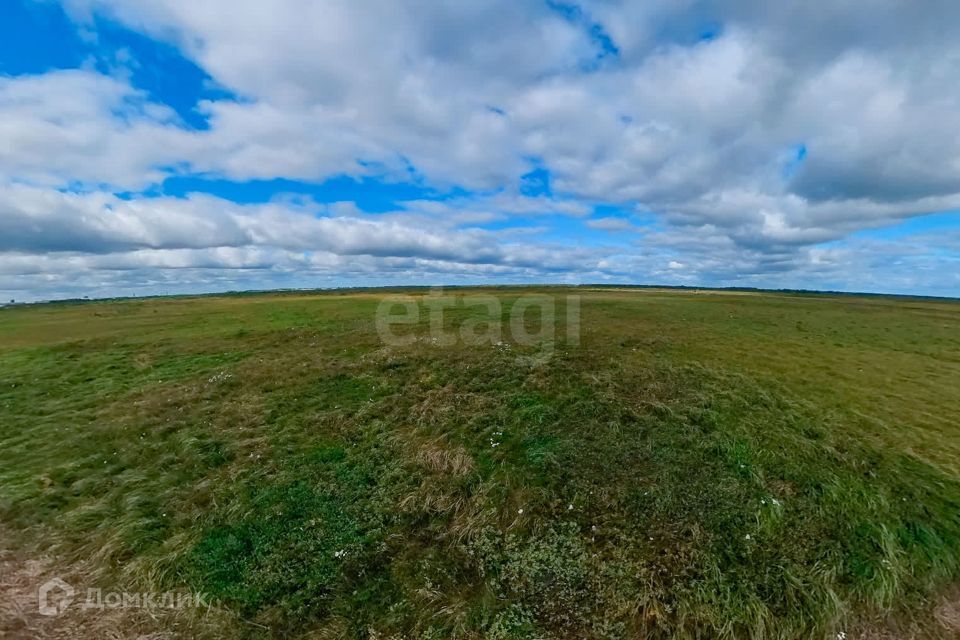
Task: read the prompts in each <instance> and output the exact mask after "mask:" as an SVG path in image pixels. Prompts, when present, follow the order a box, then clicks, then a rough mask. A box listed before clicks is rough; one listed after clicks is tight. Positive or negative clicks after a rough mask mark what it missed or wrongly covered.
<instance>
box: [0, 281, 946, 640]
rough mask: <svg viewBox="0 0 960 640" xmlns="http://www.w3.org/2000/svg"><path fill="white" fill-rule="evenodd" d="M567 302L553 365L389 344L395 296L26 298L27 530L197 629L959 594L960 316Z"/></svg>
mask: <svg viewBox="0 0 960 640" xmlns="http://www.w3.org/2000/svg"><path fill="white" fill-rule="evenodd" d="M491 291H492V292H494V293H495V294H496V295H498V296H499V297H500V298H501V299H502V300H503V302H504V305H503V313H504V317H505V318H508V317H509V309H510V305H511V304H512V302H513V301H514V300H515V299H516V298H517V297H518V296H520V295H521V294H523V293H524V291H521V290H518V289H502V290H487V291H486V292H487V293H489V292H491ZM541 292H547V293H549V294H552V295H556V296H558V298H557V299H558V304H559V308H560V310H561V313H560V314H559V317H560V319H561V326H560V328H559V329H558V334H557V336H558V339H557V342H556V344H555V352H554V354H553V357H552V358H551V359H549V360H548V361H545V362H539V361H538V360H536V359H534V358H529V357H526V356H532V355H536V353H538V351H539V349H540V348H541V347H540V346H523V345H518V344H511V341H510V334H509V332H508V331H504V336H503V341H504V342H505V343H506V344H504V345H499V346H494V345H486V346H479V347H470V346H466V345H463V344H458V345H454V346H451V347H440V346H436V345H434V344H432V343H431V342H430V340H429V337H428V335H427V332H428V322H427V319H426V315H425V314H424V315H423V316H422V319H423V322H421V323H420V324H419V325H417V326H415V327H412V328H411V330H412V331H413V332H414V333H416V334H418V335H420V336H421V338H422V339H420V340H418V341H416V342H415V343H413V344H411V345H409V346H402V347H390V346H386V345H384V344H382V343H381V341H380V339H379V338H378V336H377V333H376V330H375V324H374V314H375V310H376V308H377V304H378V302H379V296H381V295H382V294H380V293H376V292H373V293H370V292H367V293H358V294H334V293H330V294H318V295H256V296H231V297H209V298H192V299H156V300H140V301H116V302H109V303H90V304H82V305H44V306H37V307H20V308H9V309H3V310H0V412H2V413H0V415H2V417H3V419H2V421H0V486H2V487H3V490H2V493H0V522H2V523H3V525H4V527H5V528H6V529H7V530H8V532H9V534H10V535H12V536H14V539H15V543H16V546H17V548H18V549H19V550H20V552H21V553H23V554H24V555H25V556H31V555H40V554H44V555H50V556H52V557H55V558H57V560H58V562H62V563H64V565H65V566H70V565H71V564H76V563H85V565H88V566H89V565H92V566H94V568H95V569H96V570H97V571H98V573H97V580H99V581H100V582H101V583H102V584H104V585H108V586H111V587H113V588H118V587H123V588H127V587H129V588H131V589H136V590H138V591H144V590H148V589H154V590H169V589H187V588H189V589H191V590H199V591H203V592H205V593H207V594H208V595H209V596H210V598H211V599H212V600H214V601H215V602H216V603H217V605H218V606H219V607H220V608H221V609H222V610H223V611H225V612H227V613H228V614H229V615H227V616H225V617H221V618H218V621H217V625H218V626H216V627H215V628H210V625H209V624H207V625H206V626H205V623H204V620H203V619H202V618H198V619H197V620H195V621H193V622H192V623H190V624H193V625H195V626H193V627H191V631H190V632H189V633H188V634H187V636H186V637H193V636H194V635H196V636H202V635H204V634H208V635H210V637H216V636H218V635H222V634H223V633H227V632H228V631H229V634H230V635H239V636H249V637H261V636H266V637H270V636H276V637H281V636H282V637H288V636H291V635H293V636H296V635H299V634H303V635H310V634H316V636H317V637H357V638H367V637H371V638H372V637H383V638H386V637H398V638H399V637H405V638H448V637H455V638H490V639H495V638H496V639H507V638H517V639H519V638H567V637H578V638H579V637H583V638H636V637H651V638H655V637H665V638H666V637H690V638H694V637H726V638H806V637H825V638H826V637H835V636H836V634H837V632H838V631H844V630H845V631H847V632H854V631H856V629H857V625H860V624H863V622H862V621H863V620H867V619H871V618H875V617H877V616H883V615H891V616H893V618H894V619H898V618H902V617H903V616H909V615H912V614H911V612H916V611H924V610H926V609H925V608H929V603H930V602H932V601H933V600H934V599H935V597H936V594H938V593H940V592H941V591H942V590H944V589H947V588H949V587H951V585H954V584H956V581H957V578H958V577H960V421H958V420H957V415H958V414H957V406H958V404H960V385H958V382H960V305H958V304H954V303H951V302H946V301H931V300H909V299H887V298H867V297H846V296H845V297H829V296H810V295H803V296H801V295H775V294H731V293H720V292H714V293H708V292H704V293H692V292H665V291H658V290H642V291H640V290H632V291H625V290H615V289H598V290H588V289H580V290H563V289H543V290H541ZM470 293H474V292H471V291H465V290H458V291H457V292H456V294H457V295H465V294H470ZM568 293H576V294H578V295H580V296H581V298H582V301H581V309H582V324H581V340H580V344H579V345H574V344H570V343H568V342H566V341H565V340H564V336H565V335H566V334H565V329H564V327H563V326H562V324H563V323H562V319H563V317H564V314H563V313H562V309H563V297H564V296H566V295H567V294H568ZM417 295H419V294H417ZM472 314H473V312H471V311H469V310H465V309H463V308H460V309H456V310H452V311H451V312H449V313H448V315H447V321H448V324H450V325H451V326H457V325H460V324H461V323H463V322H464V321H467V320H469V319H470V318H471V317H474V316H473V315H472ZM930 624H931V626H930V627H929V628H926V632H929V633H931V634H932V633H935V632H936V629H937V627H936V626H935V623H932V622H931V623H930ZM223 625H227V626H228V627H229V629H228V630H227V629H225V628H224V627H223ZM378 634H379V635H378Z"/></svg>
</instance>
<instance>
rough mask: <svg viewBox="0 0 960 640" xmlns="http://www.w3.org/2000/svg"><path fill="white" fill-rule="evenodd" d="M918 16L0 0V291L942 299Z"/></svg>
mask: <svg viewBox="0 0 960 640" xmlns="http://www.w3.org/2000/svg"><path fill="white" fill-rule="evenodd" d="M918 13H920V12H915V11H914V12H911V11H908V10H906V9H905V8H904V7H903V6H902V4H901V3H897V2H893V1H892V0H891V1H890V2H879V3H878V6H877V10H876V11H875V12H874V13H873V14H872V15H870V16H869V17H866V18H864V17H863V16H862V15H859V13H858V12H857V11H855V10H854V8H850V9H849V10H848V9H846V8H844V7H843V6H841V7H836V8H834V9H831V10H830V11H828V12H824V11H820V10H816V8H812V7H811V8H807V9H804V8H803V7H786V6H784V7H770V8H766V9H762V10H752V11H745V10H744V9H743V8H742V6H741V4H740V3H735V2H710V1H704V2H699V3H694V4H693V5H690V6H686V7H681V6H680V5H679V4H677V3H668V2H664V3H658V2H654V3H645V4H644V6H642V7H641V6H637V5H636V4H635V3H626V2H624V3H620V2H614V1H609V0H605V1H602V2H601V1H599V0H595V1H583V2H554V1H553V0H545V1H542V2H541V1H532V0H531V1H525V2H519V3H517V2H507V1H506V0H503V1H500V0H495V1H493V2H484V3H474V2H449V3H447V2H439V3H428V4H426V5H424V6H420V3H418V2H404V3H396V2H386V1H384V2H377V1H371V2H370V3H360V4H358V3H351V2H346V1H344V2H340V1H331V2H325V3H316V2H307V1H306V0H279V1H278V2H276V3H271V4H270V5H269V6H268V5H265V4H264V3H258V2H243V1H241V2H226V1H225V0H213V1H211V2H204V3H197V2H188V1H186V0H157V1H156V2H151V3H142V2H121V1H120V0H69V1H66V2H63V3H60V2H56V1H53V0H11V2H7V3H4V4H3V5H2V7H0V122H2V123H3V125H0V140H3V141H4V142H5V144H3V145H2V146H0V185H2V188H0V297H2V298H3V299H10V298H14V299H19V300H37V299H49V298H58V297H70V296H78V295H91V296H110V295H132V294H141V293H175V292H197V291H218V290H228V289H260V288H270V287H328V286H346V285H355V284H363V285H371V284H383V285H391V284H444V283H450V284H462V283H472V282H475V283H480V282H504V283H508V282H611V283H613V282H622V283H639V284H686V285H694V286H759V287H772V288H779V287H789V288H810V289H817V288H821V289H822V288H829V289H842V290H850V291H859V290H862V291H876V292H890V293H918V294H925V295H949V296H958V295H960V275H958V274H960V269H958V265H960V214H958V213H957V211H958V209H960V88H958V87H960V82H957V80H960V78H958V77H957V71H956V68H955V66H952V65H950V64H949V60H950V59H952V58H951V55H960V45H958V44H957V43H958V42H960V40H958V39H957V38H956V37H954V36H956V35H960V34H956V33H950V31H951V29H944V28H943V25H945V24H946V25H949V24H960V21H958V20H957V19H958V18H960V11H954V10H953V9H951V8H938V9H936V10H931V11H929V12H924V15H916V14H918ZM954 13H958V15H953V14H954ZM854 25H859V26H857V27H856V28H854Z"/></svg>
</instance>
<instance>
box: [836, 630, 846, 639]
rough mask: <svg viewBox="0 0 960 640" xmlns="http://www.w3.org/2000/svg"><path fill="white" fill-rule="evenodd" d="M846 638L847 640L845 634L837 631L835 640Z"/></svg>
mask: <svg viewBox="0 0 960 640" xmlns="http://www.w3.org/2000/svg"><path fill="white" fill-rule="evenodd" d="M846 638H847V634H846V633H844V632H843V631H838V632H837V640H846Z"/></svg>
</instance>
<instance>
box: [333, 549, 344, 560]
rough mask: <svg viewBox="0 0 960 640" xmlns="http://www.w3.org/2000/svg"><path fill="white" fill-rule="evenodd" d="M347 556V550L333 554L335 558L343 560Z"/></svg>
mask: <svg viewBox="0 0 960 640" xmlns="http://www.w3.org/2000/svg"><path fill="white" fill-rule="evenodd" d="M345 555H347V551H346V550H345V549H340V550H339V551H334V552H333V557H334V558H342V557H343V556H345Z"/></svg>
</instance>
